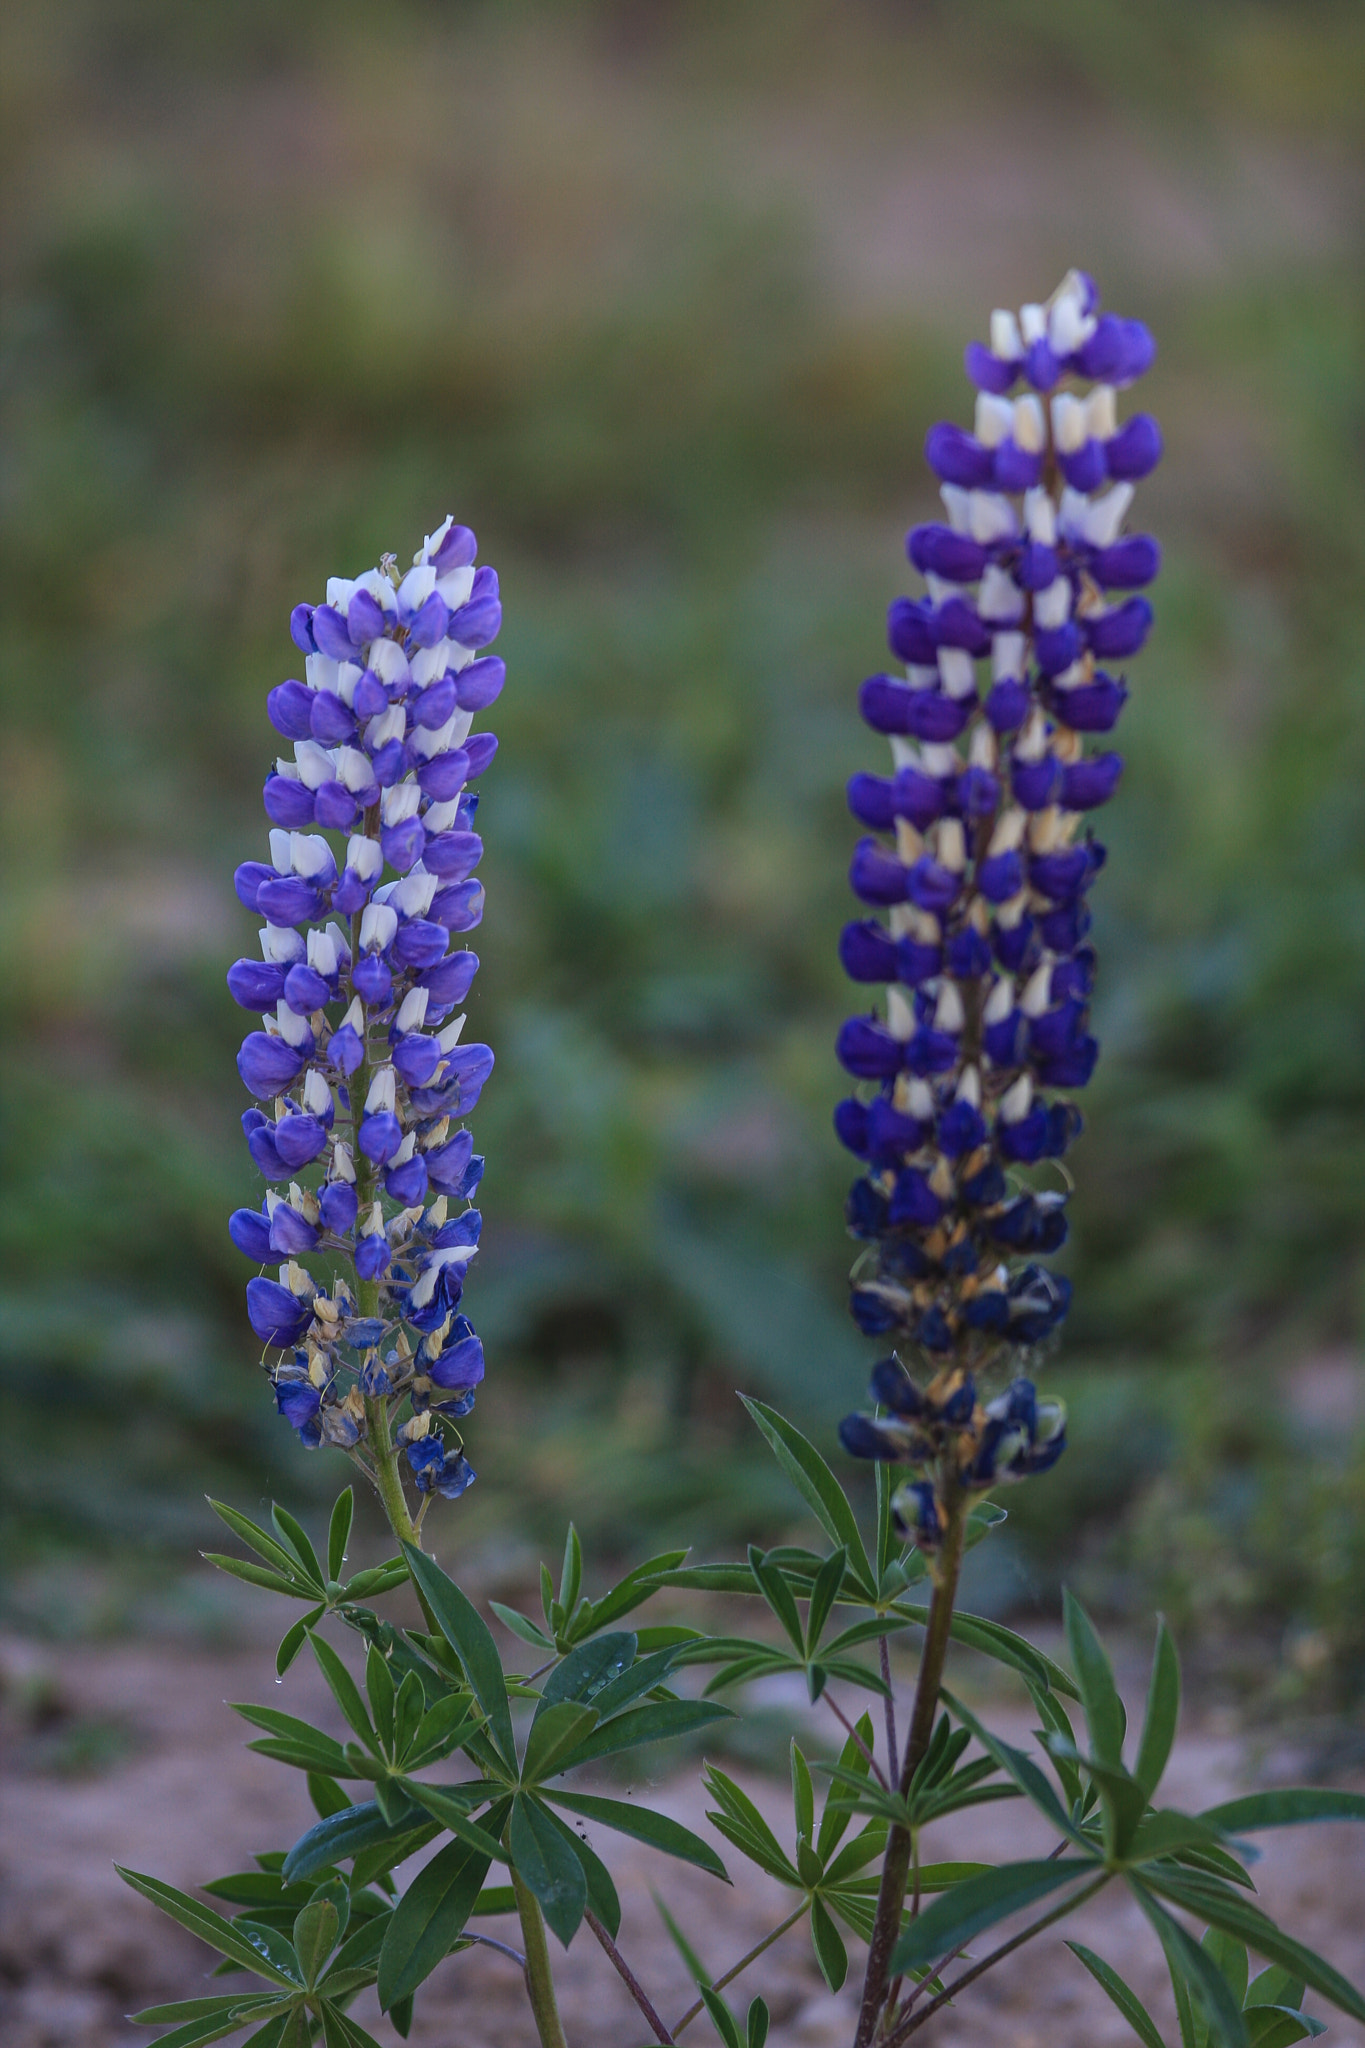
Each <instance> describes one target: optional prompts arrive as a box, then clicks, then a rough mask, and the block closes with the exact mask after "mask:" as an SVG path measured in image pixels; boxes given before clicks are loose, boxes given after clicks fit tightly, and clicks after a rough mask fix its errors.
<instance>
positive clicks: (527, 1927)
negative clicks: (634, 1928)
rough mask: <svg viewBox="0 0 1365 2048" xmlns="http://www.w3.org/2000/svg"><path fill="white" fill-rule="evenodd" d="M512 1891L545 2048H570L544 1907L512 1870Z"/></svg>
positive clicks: (528, 1991) (528, 1988)
mask: <svg viewBox="0 0 1365 2048" xmlns="http://www.w3.org/2000/svg"><path fill="white" fill-rule="evenodd" d="M512 1890H513V1891H514V1892H515V1893H516V1899H517V1912H518V1914H519V1915H520V1917H521V1938H522V1940H523V1941H524V1942H525V1944H526V1996H527V1997H528V1998H529V1999H530V2001H531V2011H532V2012H533V2013H534V2014H535V2021H536V2032H537V2033H538V2034H539V2036H540V2041H541V2048H568V2042H567V2041H566V2040H565V2038H564V2024H563V2021H562V2020H561V2019H560V2017H559V2007H558V2005H557V2004H556V2003H555V1984H554V1978H553V1977H552V1976H551V1974H550V1950H549V1946H548V1944H547V1942H546V1940H545V1922H544V1920H543V1919H542V1918H541V1914H540V1907H539V1906H538V1905H537V1904H536V1901H535V1898H534V1896H533V1894H532V1893H531V1892H529V1891H528V1890H527V1888H526V1886H525V1884H524V1883H523V1882H522V1880H521V1877H520V1876H519V1874H518V1872H517V1868H516V1865H515V1864H514V1865H513V1866H512Z"/></svg>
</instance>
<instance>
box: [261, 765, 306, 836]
mask: <svg viewBox="0 0 1365 2048" xmlns="http://www.w3.org/2000/svg"><path fill="white" fill-rule="evenodd" d="M261 801H262V803H263V804H264V805H265V814H266V816H267V818H269V820H270V822H271V824H272V825H281V826H283V828H284V830H285V831H286V832H297V831H298V830H299V828H300V826H302V825H311V824H312V822H313V792H312V790H311V789H308V788H307V787H306V786H305V785H304V784H303V783H302V782H295V781H294V780H293V778H292V777H291V776H288V775H268V776H267V777H266V782H265V788H264V789H263V790H262V791H261Z"/></svg>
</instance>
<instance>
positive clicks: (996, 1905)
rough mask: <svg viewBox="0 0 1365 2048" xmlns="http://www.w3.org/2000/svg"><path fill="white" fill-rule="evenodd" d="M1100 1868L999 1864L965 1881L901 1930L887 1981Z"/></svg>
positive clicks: (1079, 1861) (1070, 1860) (1071, 1861)
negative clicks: (890, 1974)
mask: <svg viewBox="0 0 1365 2048" xmlns="http://www.w3.org/2000/svg"><path fill="white" fill-rule="evenodd" d="M1100 1869H1101V1866H1100V1865H1099V1864H1098V1863H1096V1862H1094V1861H1092V1860H1090V1859H1089V1858H1081V1857H1074V1856H1073V1857H1066V1858H1064V1859H1061V1860H1048V1861H1045V1862H1030V1863H1005V1864H1002V1865H1001V1866H1000V1868H999V1869H997V1870H991V1871H988V1872H987V1873H986V1875H985V1876H984V1877H970V1878H968V1879H967V1880H966V1882H965V1883H963V1884H959V1885H954V1886H953V1888H952V1889H951V1891H947V1892H944V1893H942V1894H941V1895H940V1897H938V1898H937V1899H935V1901H934V1903H933V1905H932V1906H929V1907H927V1908H926V1910H925V1911H924V1912H923V1913H921V1914H920V1915H919V1917H918V1918H917V1919H915V1920H912V1921H911V1922H910V1924H909V1926H908V1927H906V1928H905V1929H904V1931H903V1932H902V1934H901V1937H900V1939H899V1941H898V1942H897V1943H896V1946H895V1948H894V1949H893V1950H892V1954H891V1970H892V1974H893V1975H900V1974H901V1973H902V1972H903V1971H906V1970H913V1969H915V1968H917V1967H919V1966H921V1965H925V1964H929V1963H934V1962H937V1961H938V1960H939V1959H940V1958H941V1957H942V1956H945V1955H947V1954H949V1952H950V1951H951V1950H953V1949H955V1948H960V1947H961V1946H962V1945H963V1944H964V1943H965V1942H968V1941H971V1940H972V1938H973V1936H975V1935H977V1934H981V1933H984V1932H985V1930H986V1928H988V1927H994V1926H995V1924H996V1922H997V1921H999V1920H1006V1919H1008V1918H1009V1916H1010V1914H1011V1913H1018V1912H1020V1911H1021V1910H1022V1909H1023V1908H1024V1907H1025V1906H1031V1905H1032V1904H1033V1903H1034V1902H1035V1900H1038V1899H1042V1898H1046V1897H1047V1896H1048V1894H1049V1893H1051V1892H1055V1891H1060V1890H1061V1888H1062V1886H1063V1885H1068V1884H1075V1883H1076V1882H1077V1881H1078V1880H1079V1879H1081V1878H1093V1877H1094V1876H1095V1875H1096V1874H1097V1872H1098V1871H1099V1870H1100Z"/></svg>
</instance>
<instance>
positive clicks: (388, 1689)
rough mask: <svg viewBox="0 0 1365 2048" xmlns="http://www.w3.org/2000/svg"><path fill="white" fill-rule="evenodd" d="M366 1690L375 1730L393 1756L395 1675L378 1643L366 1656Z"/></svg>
mask: <svg viewBox="0 0 1365 2048" xmlns="http://www.w3.org/2000/svg"><path fill="white" fill-rule="evenodd" d="M365 1690H366V1692H367V1693H368V1694H369V1696H370V1712H371V1713H372V1714H373V1715H374V1725H375V1730H376V1732H377V1734H378V1736H379V1740H380V1743H381V1744H382V1746H383V1748H384V1751H385V1753H386V1754H387V1755H389V1756H392V1755H393V1703H394V1688H393V1673H392V1672H391V1671H390V1670H389V1667H388V1664H387V1662H386V1661H385V1659H384V1655H383V1653H382V1651H381V1650H380V1648H379V1645H378V1644H377V1643H371V1644H370V1647H369V1650H368V1651H367V1652H366V1656H365Z"/></svg>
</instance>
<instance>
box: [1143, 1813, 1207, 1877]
mask: <svg viewBox="0 0 1365 2048" xmlns="http://www.w3.org/2000/svg"><path fill="white" fill-rule="evenodd" d="M1220 1846H1221V1844H1220V1840H1219V1836H1218V1833H1217V1831H1216V1830H1215V1829H1214V1828H1211V1827H1210V1826H1209V1824H1208V1822H1207V1821H1203V1820H1199V1819H1197V1818H1196V1817H1195V1815H1194V1814H1192V1813H1177V1812H1175V1811H1174V1809H1173V1808H1171V1807H1167V1806H1161V1807H1158V1808H1157V1810H1156V1812H1155V1813H1149V1814H1148V1815H1147V1816H1146V1818H1145V1819H1144V1821H1143V1822H1142V1825H1141V1826H1140V1827H1139V1828H1138V1830H1137V1833H1136V1834H1135V1835H1134V1836H1133V1839H1132V1841H1131V1842H1130V1843H1129V1844H1128V1848H1127V1852H1126V1853H1127V1857H1128V1860H1129V1861H1130V1862H1132V1863H1147V1862H1150V1861H1152V1859H1153V1858H1155V1857H1158V1856H1178V1855H1179V1854H1180V1853H1181V1852H1182V1850H1186V1849H1207V1848H1209V1847H1213V1848H1218V1847H1220Z"/></svg>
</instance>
